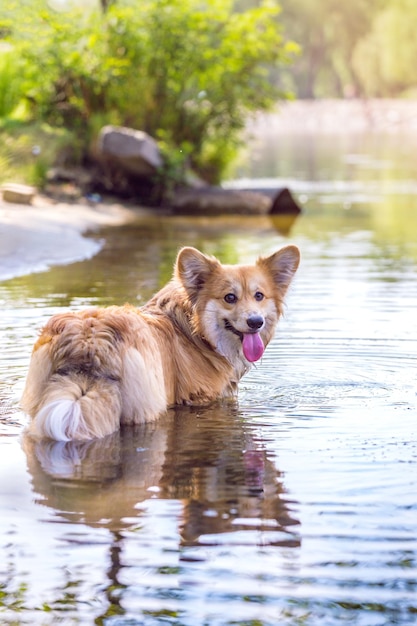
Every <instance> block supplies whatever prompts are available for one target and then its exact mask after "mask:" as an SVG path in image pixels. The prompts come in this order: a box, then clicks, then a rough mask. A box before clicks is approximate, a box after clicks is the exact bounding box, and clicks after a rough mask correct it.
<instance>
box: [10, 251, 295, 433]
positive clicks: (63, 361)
mask: <svg viewBox="0 0 417 626" xmlns="http://www.w3.org/2000/svg"><path fill="white" fill-rule="evenodd" d="M299 259H300V254H299V251H298V248H296V247H295V246H291V245H290V246H286V247H284V248H282V249H281V250H278V252H275V253H274V254H272V255H270V256H268V257H261V258H259V259H258V260H257V261H256V263H255V264H254V265H222V264H221V263H220V262H219V261H218V260H217V259H215V258H214V257H209V256H206V255H205V254H202V253H201V252H199V251H198V250H196V249H195V248H190V247H188V248H183V249H182V250H180V252H179V254H178V257H177V261H176V264H175V268H174V275H173V278H172V280H171V281H170V282H169V283H168V284H167V285H166V286H165V287H163V288H162V289H161V290H160V291H159V292H158V293H157V294H156V295H155V296H154V297H153V298H151V300H150V301H149V302H148V303H147V304H146V305H145V306H144V307H142V308H141V309H136V308H134V307H131V306H123V307H118V306H113V307H109V308H103V309H99V308H94V309H86V310H83V311H78V312H72V311H70V312H68V313H62V314H58V315H55V316H53V317H52V318H51V319H50V321H49V322H48V323H47V324H46V326H45V327H44V328H43V330H42V332H41V335H40V337H39V339H38V341H37V342H36V344H35V346H34V350H33V353H32V358H31V362H30V366H29V372H28V376H27V381H26V386H25V390H24V393H23V397H22V403H21V404H22V408H23V410H24V411H26V412H27V413H28V414H29V415H30V416H31V418H32V421H31V423H30V427H29V430H30V432H31V433H32V434H33V435H34V436H37V437H47V438H51V439H55V440H58V441H71V440H75V441H87V440H90V439H94V438H99V437H105V436H107V435H109V434H111V433H113V432H114V431H116V430H118V429H119V428H120V426H121V425H129V424H130V425H135V424H142V423H145V422H152V421H154V420H155V419H156V418H159V417H160V416H161V415H163V414H164V413H165V412H166V410H167V408H168V407H172V406H175V405H184V404H186V405H207V404H208V403H210V402H213V401H217V400H221V399H224V398H228V397H233V396H235V395H236V392H237V384H238V382H239V380H240V379H241V377H242V376H243V375H244V374H245V373H246V372H247V371H248V370H249V369H250V366H251V364H252V363H254V362H255V361H258V360H259V359H260V358H261V357H262V355H263V353H264V350H265V347H266V346H267V345H268V344H269V342H270V341H271V339H272V337H273V334H274V331H275V327H276V325H277V322H278V320H279V318H280V316H281V314H282V309H283V300H284V296H285V293H286V291H287V289H288V287H289V284H290V282H291V280H292V278H293V276H294V273H295V272H296V270H297V267H298V264H299Z"/></svg>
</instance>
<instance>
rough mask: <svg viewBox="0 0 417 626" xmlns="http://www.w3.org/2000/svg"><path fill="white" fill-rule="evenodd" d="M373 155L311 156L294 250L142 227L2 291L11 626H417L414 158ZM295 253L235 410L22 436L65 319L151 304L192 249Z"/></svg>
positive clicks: (1, 445)
mask: <svg viewBox="0 0 417 626" xmlns="http://www.w3.org/2000/svg"><path fill="white" fill-rule="evenodd" d="M349 141H350V142H352V141H353V140H352V139H350V140H349ZM357 141H358V144H359V145H358V146H352V145H351V143H349V142H348V143H349V145H347V147H346V146H345V147H344V148H343V146H341V145H338V144H337V142H334V143H333V147H332V150H333V157H332V159H330V157H329V155H328V151H329V150H330V148H329V145H328V143H327V142H324V143H323V144H321V145H322V148H320V142H319V141H316V143H315V144H314V145H309V146H308V149H307V148H306V149H305V150H304V151H303V150H302V149H301V146H298V148H299V160H298V161H297V162H298V170H297V172H296V174H297V178H296V179H294V185H292V188H295V191H296V192H297V193H298V194H299V197H300V198H301V200H302V202H303V204H304V214H303V215H302V216H301V217H300V218H298V219H297V220H296V221H295V222H294V224H293V225H292V227H291V228H290V230H289V232H288V228H289V225H288V224H282V223H277V222H273V221H272V220H269V219H268V218H263V219H258V218H241V217H239V218H228V219H216V220H207V219H205V218H200V219H197V218H195V219H192V218H187V219H183V218H163V219H159V220H153V219H150V218H143V219H141V220H138V223H137V224H136V226H135V227H131V226H129V227H128V228H119V229H111V230H108V231H102V232H100V233H98V234H97V235H96V236H97V237H98V238H104V239H105V240H106V245H105V246H104V248H103V250H102V251H101V252H100V253H99V254H98V255H97V256H96V257H94V258H93V259H91V260H89V261H85V262H81V263H76V264H73V265H71V266H68V267H59V268H53V269H52V270H50V271H49V272H46V273H41V274H35V275H32V276H29V277H20V278H16V279H14V280H11V281H7V282H4V283H2V284H0V300H1V303H2V306H1V326H0V335H1V340H2V355H1V360H0V402H1V404H0V411H1V413H2V419H1V422H0V426H1V432H0V434H1V437H0V467H1V470H0V477H1V478H0V545H1V549H2V554H3V559H2V561H1V564H0V585H1V587H0V621H1V623H4V624H30V625H37V624H40V625H50V624H54V625H55V624H60V623H62V624H65V625H66V624H83V625H84V624H94V623H95V624H103V625H106V626H110V625H111V626H119V625H120V626H127V625H129V626H131V625H136V624H145V625H146V626H148V625H149V626H153V625H155V624H172V625H174V624H175V625H176V626H179V625H181V626H182V625H184V626H188V625H189V626H196V625H200V624H201V625H203V624H207V625H210V626H217V625H225V624H241V625H243V624H244V625H245V626H246V625H249V624H250V625H252V626H255V625H256V626H258V625H264V626H269V625H270V626H273V625H274V626H275V625H276V624H294V625H295V624H297V625H299V624H305V625H308V626H312V625H314V626H316V625H319V624H320V626H326V625H333V624H339V623H347V624H355V625H360V626H362V625H363V626H373V625H378V626H379V625H381V626H382V625H386V624H403V625H409V624H416V623H417V496H416V494H417V397H416V378H417V315H416V309H417V194H416V190H415V188H414V187H413V185H414V184H415V183H414V179H413V178H412V175H413V173H412V172H411V171H410V167H411V166H410V164H409V161H408V160H406V159H405V160H404V158H403V156H404V151H405V150H406V149H405V147H404V146H403V145H402V144H399V146H397V148H398V149H397V150H396V151H395V150H394V147H392V152H390V151H389V150H382V148H381V145H384V144H383V138H381V139H380V143H379V144H377V142H376V140H375V145H373V144H372V142H371V143H370V140H369V139H368V140H366V139H365V138H362V140H361V141H359V137H358V138H357ZM390 141H391V144H390V145H392V146H394V143H393V139H392V138H391V139H390ZM381 142H382V144H381ZM283 143H284V146H283V147H282V151H281V153H280V155H279V160H280V163H281V169H280V170H279V171H284V172H285V171H286V169H290V164H291V163H292V162H293V160H292V159H293V157H292V154H293V153H292V151H291V150H290V144H289V143H288V145H287V146H285V142H283ZM372 146H373V147H372ZM378 146H379V147H378ZM361 150H362V151H361ZM312 154H313V156H314V159H313V161H314V163H315V164H316V165H315V167H312V166H311V162H312V157H311V155H312ZM407 154H408V153H407ZM306 155H309V157H308V159H307V156H306ZM323 159H324V161H325V162H326V163H331V161H332V160H333V163H334V166H333V169H331V168H330V166H329V168H327V169H326V168H323V167H322V166H320V163H323V162H324V161H323ZM390 159H391V160H390ZM272 161H273V162H275V161H274V160H273V159H272ZM294 162H295V161H294ZM353 162H355V163H356V164H357V165H356V166H355V167H356V174H355V176H354V175H353V174H352V175H351V177H350V178H348V177H347V175H346V167H347V166H349V167H350V168H352V163H353ZM369 163H371V164H372V168H373V172H374V175H373V176H371V174H370V169H369ZM402 163H403V166H402V168H403V169H402V170H401V164H402ZM307 164H310V166H309V167H310V169H308V168H307ZM376 164H379V166H378V167H376ZM274 167H275V166H273V165H271V164H270V165H267V163H266V162H264V163H263V164H262V166H261V165H260V164H259V163H252V164H251V166H250V167H249V166H248V167H247V170H246V173H247V174H248V175H250V176H251V177H258V176H259V175H260V174H259V171H261V172H264V175H265V176H268V177H269V178H273V177H274V171H275V170H274ZM257 168H258V169H257ZM259 168H260V169H259ZM393 170H395V172H396V176H393V175H392V174H391V172H392V171H393ZM375 172H377V174H375ZM401 172H402V177H401V175H400V174H401ZM243 174H245V171H243V172H242V175H243ZM275 175H276V174H275ZM277 182H278V183H279V182H281V181H277V180H274V184H276V183H277ZM287 241H291V242H294V243H296V244H298V245H299V246H300V248H301V251H302V257H303V260H302V265H301V267H300V270H299V274H298V276H297V278H296V280H295V282H294V285H293V287H292V289H291V292H290V294H289V297H288V298H287V306H286V313H285V318H284V319H283V320H282V321H281V323H280V326H279V327H278V331H277V334H276V338H275V340H274V341H273V343H272V344H271V345H270V346H269V347H268V349H267V351H266V353H265V355H264V357H263V359H262V362H260V363H259V364H257V366H256V367H255V368H254V369H253V370H252V371H251V373H250V374H249V375H248V376H247V377H246V378H244V379H243V381H242V383H241V389H240V395H239V401H238V403H237V404H224V405H221V406H216V407H215V408H213V407H211V408H200V409H192V408H180V409H177V410H173V411H170V412H169V413H168V414H167V415H166V417H164V418H163V419H162V420H161V421H160V422H159V423H158V424H156V425H152V426H147V427H141V428H137V429H133V430H129V429H126V430H124V431H123V432H122V433H116V434H114V435H112V436H111V437H108V438H106V439H104V440H101V441H94V442H91V443H88V444H61V443H56V444H53V443H51V442H47V443H44V444H36V445H35V444H33V442H31V441H28V440H27V439H26V438H25V437H24V436H22V427H23V425H24V423H25V418H24V416H23V415H22V414H21V413H19V411H18V409H17V401H16V398H17V397H18V395H19V393H20V391H21V389H22V385H23V379H24V375H25V372H26V369H27V365H28V360H29V354H30V350H31V346H32V343H33V340H34V338H35V337H36V333H37V329H38V328H39V326H40V325H42V323H43V322H44V321H45V320H46V319H47V318H48V317H49V316H50V315H51V314H52V313H55V312H57V311H60V310H62V309H66V308H68V307H79V306H85V305H88V304H103V305H104V304H105V305H107V304H114V303H123V302H125V301H130V302H133V303H135V302H137V303H138V304H141V303H143V302H144V301H145V300H146V299H147V298H148V297H149V296H150V295H151V294H152V293H153V292H154V291H155V290H156V289H157V288H158V287H160V286H161V285H162V284H164V282H165V281H166V280H167V279H168V278H169V276H170V273H171V268H172V263H173V260H174V258H175V254H176V250H177V248H178V247H179V246H180V245H184V244H191V245H195V246H197V247H200V248H201V249H203V250H204V251H206V252H208V253H211V254H216V255H218V256H219V257H220V258H221V259H222V260H223V261H225V262H233V263H234V262H246V261H251V260H253V259H254V258H255V257H256V256H257V255H258V254H259V253H262V254H264V253H267V252H272V251H273V250H275V249H276V248H278V247H280V246H281V245H283V244H284V243H286V242H287Z"/></svg>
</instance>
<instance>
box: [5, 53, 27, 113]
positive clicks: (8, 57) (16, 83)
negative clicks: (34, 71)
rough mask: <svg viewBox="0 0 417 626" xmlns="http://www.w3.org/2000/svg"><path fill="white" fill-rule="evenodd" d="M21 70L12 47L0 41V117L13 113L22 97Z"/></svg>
mask: <svg viewBox="0 0 417 626" xmlns="http://www.w3.org/2000/svg"><path fill="white" fill-rule="evenodd" d="M21 71H22V68H21V65H20V63H19V62H18V60H17V59H15V57H14V55H13V49H12V48H11V47H9V46H7V45H3V46H2V45H1V41H0V118H3V117H6V116H8V115H10V114H11V113H13V111H14V110H15V109H16V108H17V106H18V104H19V102H20V100H21V98H22V93H23V85H22V75H21Z"/></svg>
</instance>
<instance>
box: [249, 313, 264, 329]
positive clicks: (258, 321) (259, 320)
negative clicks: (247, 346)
mask: <svg viewBox="0 0 417 626" xmlns="http://www.w3.org/2000/svg"><path fill="white" fill-rule="evenodd" d="M246 323H247V325H248V326H249V328H250V329H251V330H259V328H261V327H262V326H263V325H264V318H263V317H262V315H250V316H249V317H248V319H247V320H246Z"/></svg>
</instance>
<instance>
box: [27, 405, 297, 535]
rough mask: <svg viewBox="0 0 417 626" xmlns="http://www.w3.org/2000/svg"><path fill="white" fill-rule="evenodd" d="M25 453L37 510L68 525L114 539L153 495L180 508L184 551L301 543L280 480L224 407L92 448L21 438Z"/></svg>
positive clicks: (188, 411)
mask: <svg viewBox="0 0 417 626" xmlns="http://www.w3.org/2000/svg"><path fill="white" fill-rule="evenodd" d="M23 446H24V450H25V452H26V456H27V464H28V469H29V472H30V474H31V476H32V484H33V490H34V491H35V492H36V493H37V494H39V495H41V496H42V497H41V498H40V499H39V504H40V505H45V506H48V507H51V508H53V509H55V510H56V511H58V512H59V513H60V514H61V516H63V517H66V518H68V519H71V521H81V522H83V523H86V524H88V525H90V526H96V525H97V526H100V527H103V526H105V527H107V528H109V529H111V530H113V531H115V532H117V531H118V530H119V529H121V528H123V527H128V526H129V525H131V524H132V518H137V517H138V516H140V515H141V514H143V513H142V512H141V508H144V509H145V510H146V503H145V502H146V501H147V500H149V499H150V498H151V497H158V498H162V499H169V500H178V501H181V502H182V504H183V514H182V520H181V522H180V524H181V527H180V529H179V532H180V534H181V542H182V544H183V545H192V544H195V543H198V542H199V538H200V537H201V536H203V535H213V534H214V535H215V534H218V533H225V532H234V531H236V530H253V529H254V528H256V529H257V530H265V531H268V537H269V539H268V541H270V542H271V543H276V544H277V545H290V546H296V545H298V544H299V539H298V536H297V533H295V532H294V525H296V524H297V523H298V522H297V521H296V520H295V519H294V517H293V515H292V513H291V504H290V503H289V502H288V500H287V498H286V496H285V491H284V488H283V485H282V481H281V479H280V476H279V473H278V472H277V470H276V468H275V466H274V464H273V463H272V462H271V461H270V460H268V458H267V453H266V451H265V450H264V449H263V448H262V447H259V444H257V443H256V442H255V441H254V439H253V438H252V436H251V431H250V427H248V426H245V425H244V424H243V423H242V420H241V418H239V416H238V414H237V411H236V409H235V408H232V407H231V406H230V405H228V406H226V407H224V406H219V407H216V409H213V408H204V409H198V410H197V409H194V408H187V407H184V408H179V409H178V410H176V411H174V410H172V411H169V412H168V413H167V414H166V415H165V416H164V417H162V418H161V420H160V421H159V422H158V423H157V424H155V423H151V424H143V425H142V426H138V427H124V428H122V429H121V431H118V432H116V433H113V434H112V435H109V436H107V437H105V438H102V439H96V440H94V441H89V442H79V441H72V442H55V441H51V440H46V439H35V438H33V437H31V436H30V435H27V434H26V435H25V437H24V440H23ZM74 487H76V488H74ZM141 503H143V505H142V506H141ZM275 531H278V532H275Z"/></svg>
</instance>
